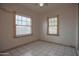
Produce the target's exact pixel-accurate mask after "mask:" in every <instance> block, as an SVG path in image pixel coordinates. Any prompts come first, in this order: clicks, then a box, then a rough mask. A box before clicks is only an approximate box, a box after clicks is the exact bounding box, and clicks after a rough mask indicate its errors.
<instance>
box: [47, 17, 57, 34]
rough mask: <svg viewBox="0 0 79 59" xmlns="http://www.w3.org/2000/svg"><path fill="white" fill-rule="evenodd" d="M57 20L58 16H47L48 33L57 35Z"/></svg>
mask: <svg viewBox="0 0 79 59" xmlns="http://www.w3.org/2000/svg"><path fill="white" fill-rule="evenodd" d="M58 23H59V20H58V16H57V17H49V18H48V27H47V28H48V31H47V33H48V34H49V35H58V34H59V33H58V31H59V24H58Z"/></svg>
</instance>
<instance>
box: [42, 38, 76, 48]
mask: <svg viewBox="0 0 79 59" xmlns="http://www.w3.org/2000/svg"><path fill="white" fill-rule="evenodd" d="M40 41H44V42H48V43H53V44H57V45H62V46H67V47H72V48H75V46H72V45H66V44H61V43H56V42H50V41H46V40H41V39H40Z"/></svg>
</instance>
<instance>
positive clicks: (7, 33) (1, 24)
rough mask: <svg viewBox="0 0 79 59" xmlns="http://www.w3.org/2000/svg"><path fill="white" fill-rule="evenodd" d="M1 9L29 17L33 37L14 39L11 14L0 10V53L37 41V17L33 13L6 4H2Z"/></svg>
mask: <svg viewBox="0 0 79 59" xmlns="http://www.w3.org/2000/svg"><path fill="white" fill-rule="evenodd" d="M2 7H3V8H6V9H7V10H10V11H12V10H17V12H18V13H19V12H20V13H22V14H24V15H26V16H31V17H32V21H33V35H32V36H25V37H20V38H14V37H13V33H14V32H13V29H14V28H13V20H14V19H13V14H12V13H8V12H6V11H3V10H0V51H3V50H6V49H10V48H12V47H16V46H18V45H21V44H25V43H28V42H31V41H34V40H37V39H39V38H38V36H39V33H38V16H37V14H36V13H35V12H33V11H30V10H29V9H25V8H22V7H21V6H12V5H8V4H4V5H2ZM16 8H17V9H16ZM36 24H37V25H36Z"/></svg>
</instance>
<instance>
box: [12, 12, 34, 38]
mask: <svg viewBox="0 0 79 59" xmlns="http://www.w3.org/2000/svg"><path fill="white" fill-rule="evenodd" d="M16 15H18V14H16V12H14V13H13V20H14V21H13V28H14V31H13V33H14V38H19V37H26V36H32V35H33V23H32V17H29V18H31V34H24V35H23V34H22V35H16ZM20 16H23V15H20ZM24 17H27V16H24ZM24 26H25V25H24Z"/></svg>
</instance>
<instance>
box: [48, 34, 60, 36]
mask: <svg viewBox="0 0 79 59" xmlns="http://www.w3.org/2000/svg"><path fill="white" fill-rule="evenodd" d="M48 35H50V36H59V34H48Z"/></svg>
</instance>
